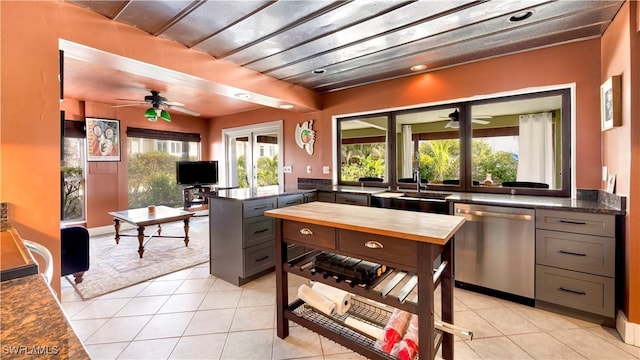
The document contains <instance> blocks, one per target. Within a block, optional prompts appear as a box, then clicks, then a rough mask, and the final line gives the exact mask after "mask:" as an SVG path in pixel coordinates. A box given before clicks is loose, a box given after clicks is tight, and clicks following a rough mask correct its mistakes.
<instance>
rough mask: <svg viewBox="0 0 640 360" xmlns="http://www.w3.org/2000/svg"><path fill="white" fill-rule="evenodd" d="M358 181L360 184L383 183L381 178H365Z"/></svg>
mask: <svg viewBox="0 0 640 360" xmlns="http://www.w3.org/2000/svg"><path fill="white" fill-rule="evenodd" d="M358 181H360V182H365V181H372V182H382V179H381V178H379V177H369V176H365V177H361V178H358Z"/></svg>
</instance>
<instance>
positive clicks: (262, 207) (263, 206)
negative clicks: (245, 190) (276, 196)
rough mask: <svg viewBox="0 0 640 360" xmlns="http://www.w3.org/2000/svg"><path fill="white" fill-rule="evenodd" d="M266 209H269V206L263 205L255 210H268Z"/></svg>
mask: <svg viewBox="0 0 640 360" xmlns="http://www.w3.org/2000/svg"><path fill="white" fill-rule="evenodd" d="M266 208H267V205H262V206H257V207H254V208H253V210H262V209H266Z"/></svg>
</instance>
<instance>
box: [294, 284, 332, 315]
mask: <svg viewBox="0 0 640 360" xmlns="http://www.w3.org/2000/svg"><path fill="white" fill-rule="evenodd" d="M298 297H299V298H300V299H302V300H304V302H306V303H307V304H309V305H310V306H311V307H313V308H314V309H317V310H319V311H321V312H323V313H325V314H327V315H333V314H335V312H336V304H334V303H333V301H331V300H329V299H328V298H327V297H326V296H324V295H322V294H321V293H319V292H317V291H315V290H313V289H312V288H310V287H308V286H307V285H305V284H302V285H300V287H299V288H298Z"/></svg>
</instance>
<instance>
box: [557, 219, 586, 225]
mask: <svg viewBox="0 0 640 360" xmlns="http://www.w3.org/2000/svg"><path fill="white" fill-rule="evenodd" d="M559 222H561V223H563V224H571V225H587V223H586V222H584V221H572V220H560V221H559Z"/></svg>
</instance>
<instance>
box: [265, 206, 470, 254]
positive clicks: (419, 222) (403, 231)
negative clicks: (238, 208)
mask: <svg viewBox="0 0 640 360" xmlns="http://www.w3.org/2000/svg"><path fill="white" fill-rule="evenodd" d="M264 214H265V215H266V216H270V217H274V218H277V219H283V220H292V221H300V222H305V223H310V224H316V225H323V226H330V227H335V228H339V229H346V230H354V231H359V232H365V233H370V234H376V235H384V236H391V237H396V238H402V239H407V240H415V241H420V242H428V243H432V244H438V245H443V244H446V243H447V241H449V239H450V238H451V237H452V236H453V235H454V234H455V233H456V231H458V229H459V228H460V227H461V226H462V224H463V223H464V218H463V217H460V216H451V215H441V214H431V213H421V212H412V211H404V210H394V209H382V208H373V207H363V206H357V205H345V204H335V203H326V202H318V201H315V202H310V203H306V204H300V205H296V206H291V207H285V208H280V209H273V210H269V211H265V213H264Z"/></svg>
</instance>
